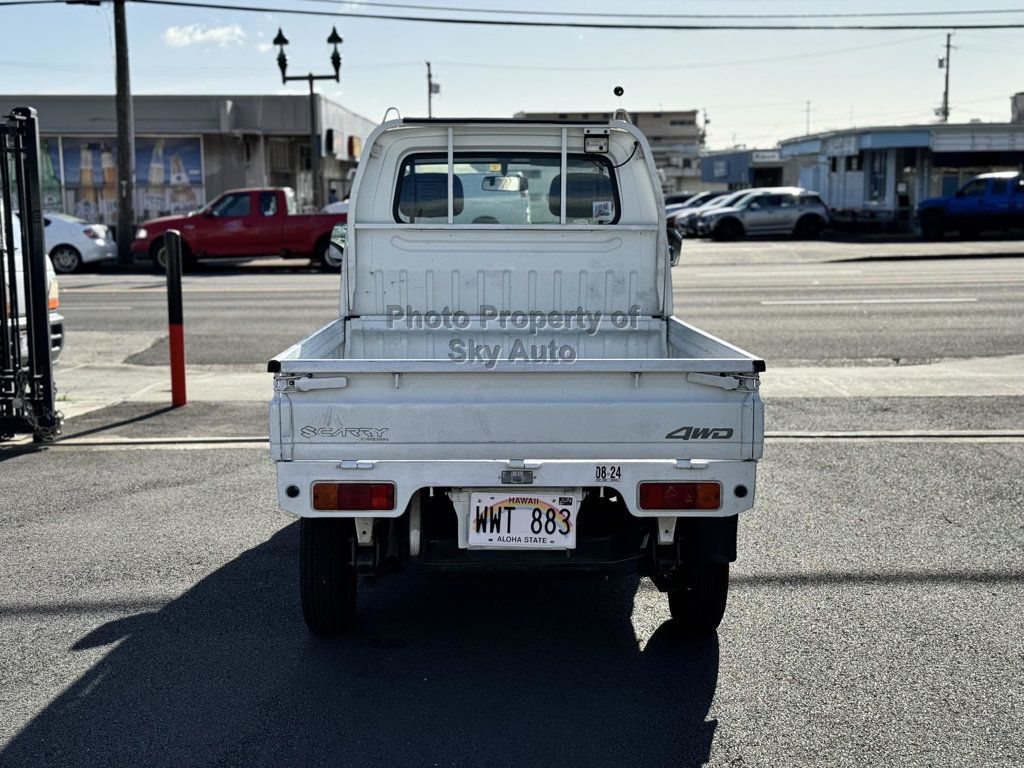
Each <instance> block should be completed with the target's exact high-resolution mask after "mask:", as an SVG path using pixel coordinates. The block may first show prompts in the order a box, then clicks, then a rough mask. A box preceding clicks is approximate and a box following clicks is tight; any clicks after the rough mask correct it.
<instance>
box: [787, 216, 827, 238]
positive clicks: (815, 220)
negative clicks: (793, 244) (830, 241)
mask: <svg viewBox="0 0 1024 768" xmlns="http://www.w3.org/2000/svg"><path fill="white" fill-rule="evenodd" d="M823 229H825V222H824V221H822V219H821V217H820V216H804V217H802V218H801V219H800V220H799V221H798V222H797V223H796V227H795V228H794V229H793V237H795V238H797V239H799V240H814V239H816V238H817V237H818V236H819V235H821V232H822V230H823Z"/></svg>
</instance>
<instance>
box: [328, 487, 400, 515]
mask: <svg viewBox="0 0 1024 768" xmlns="http://www.w3.org/2000/svg"><path fill="white" fill-rule="evenodd" d="M394 508H395V484H394V483H313V509H321V510H340V511H347V512H362V511H375V512H381V511H386V510H390V509H394Z"/></svg>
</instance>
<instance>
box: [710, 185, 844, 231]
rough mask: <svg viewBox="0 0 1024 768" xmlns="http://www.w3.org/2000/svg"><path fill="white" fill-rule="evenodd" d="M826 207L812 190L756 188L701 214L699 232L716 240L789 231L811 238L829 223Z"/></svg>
mask: <svg viewBox="0 0 1024 768" xmlns="http://www.w3.org/2000/svg"><path fill="white" fill-rule="evenodd" d="M828 221H829V213H828V207H827V206H826V205H825V204H824V203H823V202H822V201H821V198H820V197H818V195H817V193H815V192H807V191H805V190H801V189H793V190H789V191H784V192H777V191H768V190H756V191H754V192H753V193H751V194H750V195H747V196H746V197H744V198H743V199H742V200H740V201H738V202H737V203H736V205H733V206H729V207H721V208H716V209H714V210H712V211H709V212H707V213H706V214H705V215H703V216H701V218H700V220H699V221H698V223H697V227H698V234H699V235H701V236H710V237H713V238H714V239H716V240H735V239H736V238H738V237H743V236H745V235H789V236H791V237H798V238H814V237H817V236H818V235H820V234H821V233H822V231H823V230H824V229H825V227H827V226H828Z"/></svg>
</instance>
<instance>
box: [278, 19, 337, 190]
mask: <svg viewBox="0 0 1024 768" xmlns="http://www.w3.org/2000/svg"><path fill="white" fill-rule="evenodd" d="M327 42H328V44H329V45H333V46H334V50H333V52H332V53H331V65H332V66H333V67H334V74H333V75H314V74H313V73H312V72H310V73H308V74H305V75H289V74H288V73H287V72H288V57H287V56H286V55H285V53H284V47H285V46H286V45H288V38H287V37H285V36H284V33H283V32H282V31H281V28H280V27H278V29H277V37H275V38H274V45H276V46H277V47H278V53H277V66H278V68H279V69H280V70H281V82H282V83H285V84H287V83H288V82H289V81H293V80H306V81H307V82H308V83H309V170H310V174H311V175H312V177H313V207H315V208H320V207H321V206H322V205H323V190H322V189H321V187H322V184H321V181H320V131H319V127H318V125H317V119H316V118H317V109H316V92H315V91H314V90H313V83H314V82H315V81H317V80H334V81H335V82H336V83H340V82H341V54H340V53H339V52H338V45H339V44H340V43H341V42H343V41H342V39H341V35H339V34H338V30H337V28H335V27H331V34H330V37H328V38H327Z"/></svg>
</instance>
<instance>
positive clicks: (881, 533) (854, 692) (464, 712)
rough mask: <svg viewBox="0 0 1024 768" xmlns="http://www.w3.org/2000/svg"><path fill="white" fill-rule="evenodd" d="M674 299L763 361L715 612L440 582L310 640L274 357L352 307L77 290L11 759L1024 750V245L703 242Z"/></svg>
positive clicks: (632, 761) (562, 586) (542, 757)
mask: <svg viewBox="0 0 1024 768" xmlns="http://www.w3.org/2000/svg"><path fill="white" fill-rule="evenodd" d="M673 277H674V287H675V305H676V310H675V313H676V315H678V316H679V317H681V318H683V319H684V320H686V321H688V322H692V323H693V324H695V325H697V326H698V327H700V328H702V329H705V330H707V331H709V332H711V333H714V334H716V335H719V336H721V337H723V338H726V339H728V340H729V341H730V342H733V343H736V344H738V345H739V346H741V347H744V348H745V349H748V350H750V351H752V352H754V353H757V354H759V355H762V356H763V357H764V358H766V360H767V362H768V370H767V372H766V373H765V374H763V376H762V378H763V381H764V386H763V394H764V397H765V403H766V406H765V407H766V414H767V415H766V422H767V425H766V426H767V429H768V438H767V440H766V448H765V458H764V461H763V463H762V465H761V472H760V475H759V478H758V491H759V492H758V499H757V503H756V505H755V509H754V511H753V512H752V513H750V514H747V515H746V516H744V518H743V519H742V522H741V526H740V551H739V559H738V562H737V563H736V564H735V566H734V569H733V580H732V590H731V592H730V599H729V607H728V610H727V613H726V618H725V620H724V622H723V624H722V627H721V628H720V629H719V631H718V633H717V635H715V636H712V637H708V638H693V637H687V636H684V635H682V634H681V633H680V632H678V631H677V630H675V629H674V627H673V624H672V622H671V620H670V619H669V613H668V606H667V603H666V600H665V598H664V596H663V595H661V594H659V593H658V592H657V590H656V589H654V587H653V585H652V584H650V583H649V582H648V581H646V580H643V579H641V580H638V579H636V578H629V579H620V580H586V579H573V580H570V581H564V582H563V581H555V580H552V579H542V578H531V579H522V578H513V577H508V576H487V577H475V578H473V579H467V578H458V577H445V576H441V575H429V574H420V573H419V572H417V571H415V570H413V571H411V572H406V573H403V574H399V575H397V576H394V577H390V578H387V579H382V580H380V581H379V582H377V583H375V584H373V585H371V586H369V587H368V588H367V589H365V590H364V591H362V592H361V594H360V599H361V602H360V605H359V609H358V614H359V624H358V628H357V630H356V631H355V633H354V634H352V635H350V636H347V637H343V638H341V639H338V640H331V641H325V640H318V639H314V638H312V637H310V636H309V635H308V634H307V633H306V631H305V628H304V627H303V625H302V619H301V616H300V611H299V606H298V598H297V586H296V581H297V579H296V549H297V526H296V525H295V523H294V522H293V521H292V520H291V518H289V517H287V516H285V515H284V514H283V513H282V512H280V511H279V510H278V509H277V504H276V488H275V480H274V467H273V464H272V462H271V461H270V460H269V458H268V454H267V449H266V446H265V444H264V441H265V439H266V434H267V427H266V410H267V402H268V400H269V397H270V392H271V387H270V381H271V379H270V376H269V375H268V374H267V373H265V364H266V361H267V359H269V358H270V357H272V356H273V355H275V354H277V353H278V352H280V351H282V350H283V349H284V348H285V347H287V346H289V345H290V344H292V343H294V342H296V341H297V340H299V339H300V338H301V337H303V336H305V335H307V334H308V333H310V332H311V331H312V330H314V329H315V328H317V327H319V326H321V325H323V324H324V323H326V322H328V321H329V320H331V319H332V318H333V317H334V316H335V315H336V312H337V278H336V277H335V276H332V275H328V274H323V273H318V272H315V271H313V270H310V269H300V270H292V269H290V268H289V265H288V264H285V263H283V262H254V263H250V264H231V265H223V266H221V265H215V266H208V267H206V268H204V269H203V270H201V271H200V272H198V273H196V274H192V275H188V276H186V278H185V283H184V292H185V325H186V335H187V349H188V359H189V365H190V380H189V386H190V394H191V397H192V402H191V403H190V405H189V406H187V407H186V408H184V409H180V410H171V409H169V408H168V407H167V405H168V403H169V395H168V391H167V390H168V383H167V368H166V361H167V340H166V308H165V301H166V298H165V294H164V290H163V283H162V278H160V277H159V276H156V275H154V274H148V273H135V274H115V273H105V272H97V273H86V274H81V275H75V276H70V277H66V278H62V287H63V295H62V311H63V313H64V315H65V316H66V318H67V329H68V330H67V333H68V348H67V350H66V352H65V355H64V358H63V360H62V362H61V364H60V366H58V368H57V381H58V386H59V387H60V391H61V400H60V406H61V408H62V409H63V410H64V412H65V414H66V415H67V416H68V420H67V422H66V425H65V436H66V439H65V441H63V442H62V443H61V444H58V445H56V446H53V447H50V448H47V449H45V450H39V451H33V450H31V449H30V446H27V445H25V444H19V445H9V446H6V447H0V499H4V500H5V501H4V503H3V508H2V510H0V522H2V525H0V552H3V553H4V556H3V558H2V559H0V635H2V636H3V638H4V642H3V643H2V644H0V764H2V765H4V766H47V765H54V766H58V765H59V766H100V765H102V766H113V765H141V764H145V765H149V766H163V765H168V766H170V765H174V766H179V765H224V766H232V765H238V766H243V765H244V766H251V765H267V766H279V765H321V764H323V765H327V764H331V765H337V764H346V765H348V764H350V765H358V766H377V765H380V766H391V765H410V766H411V765H417V766H418V765H426V766H431V765H439V766H463V765H481V764H484V765H509V766H550V765H556V764H560V765H580V766H598V765H600V766H604V765H608V766H624V765H636V766H640V765H643V766H661V765H664V766H669V765H671V766H696V765H703V764H708V765H713V766H739V765H743V766H754V765H757V766H778V765H792V766H797V765H799V766H805V765H806V766H812V765H814V766H817V765H849V766H864V765H898V766H937V765H942V766H955V765H964V766H978V765H986V766H1014V765H1020V764H1021V755H1022V754H1024V736H1022V733H1024V717H1022V715H1021V712H1022V711H1024V709H1022V706H1024V672H1022V670H1024V645H1022V640H1021V638H1022V637H1024V619H1022V618H1021V616H1022V613H1021V611H1020V605H1021V604H1022V603H1024V523H1022V517H1021V506H1022V503H1024V476H1022V474H1021V472H1020V466H1021V464H1022V462H1024V418H1022V416H1021V414H1022V413H1024V330H1022V329H1024V303H1022V301H1021V293H1022V287H1024V244H1022V243H1021V242H1019V241H1011V240H992V241H984V242H977V243H975V242H957V241H949V242H945V243H942V244H934V243H927V244H924V243H920V242H910V241H907V242H886V241H882V240H878V241H871V242H828V241H822V242H808V243H792V242H789V241H773V242H758V241H751V242H741V243H730V244H725V243H696V244H691V243H687V244H686V248H685V250H684V255H683V258H682V260H681V263H680V265H679V266H678V267H676V268H675V269H674V275H673Z"/></svg>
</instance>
